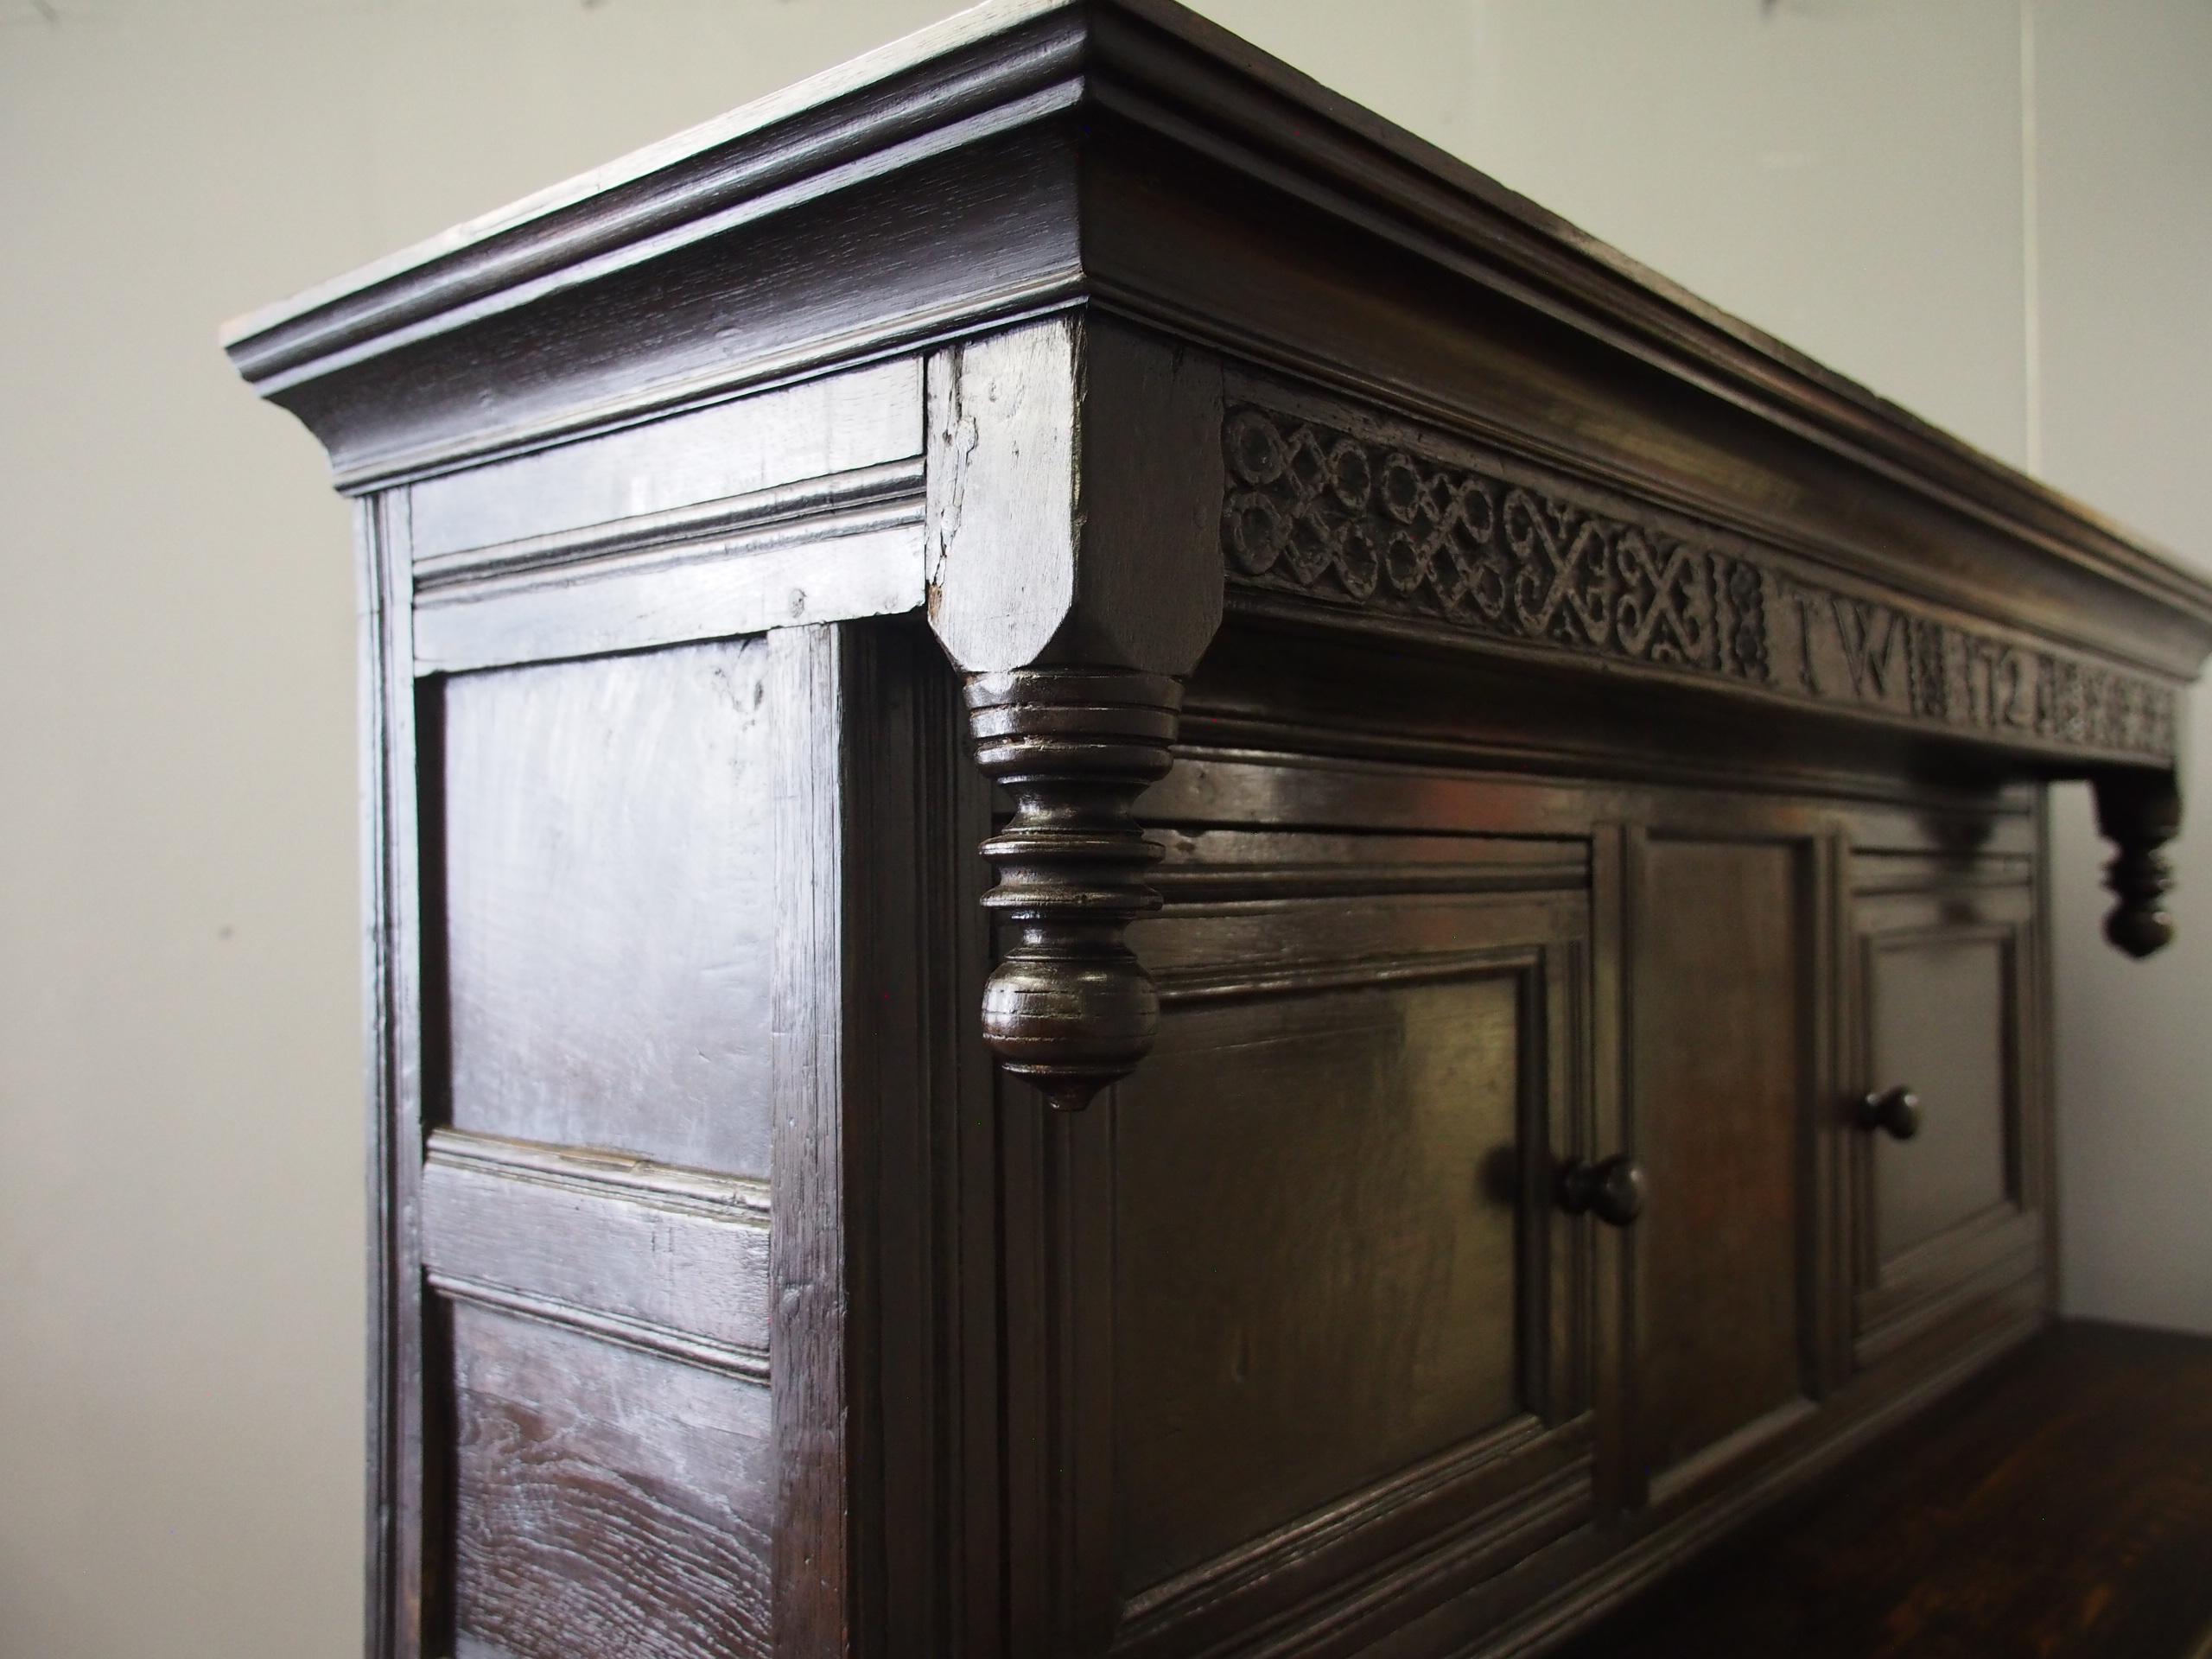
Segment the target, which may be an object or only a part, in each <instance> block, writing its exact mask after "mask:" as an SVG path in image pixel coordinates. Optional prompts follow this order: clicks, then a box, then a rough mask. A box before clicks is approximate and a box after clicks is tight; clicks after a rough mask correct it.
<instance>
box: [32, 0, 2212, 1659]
mask: <svg viewBox="0 0 2212 1659" xmlns="http://www.w3.org/2000/svg"><path fill="white" fill-rule="evenodd" d="M1204 9H1205V10H1207V11H1209V12H1210V13H1211V15H1213V16H1217V18H1219V19H1220V20H1221V21H1222V22H1225V23H1227V24H1229V25H1230V27H1232V28H1234V29H1238V30H1240V31H1241V32H1243V33H1245V34H1247V35H1250V36H1251V37H1252V38H1253V39H1255V40H1256V41H1259V42H1260V43H1261V44H1262V45H1264V46H1267V47H1269V48H1272V49H1274V50H1275V51H1277V52H1280V53H1281V54H1284V55H1285V56H1287V57H1288V58H1289V59H1291V60H1293V61H1294V62H1295V63H1297V64H1298V65H1299V66H1300V67H1303V68H1305V69H1306V70H1307V71H1309V72H1310V73H1313V74H1315V75H1317V76H1318V77H1319V78H1320V79H1324V80H1325V81H1329V82H1331V83H1332V84H1334V85H1336V86H1339V87H1341V88H1342V89H1343V90H1344V91H1346V92H1350V93H1351V94H1352V95H1353V96H1355V97H1357V98H1360V99H1363V100H1365V101H1367V102H1370V103H1371V104H1373V105H1376V107H1378V108H1380V109H1382V110H1383V111H1384V112H1385V113H1387V114H1389V115H1391V116H1393V117H1395V118H1397V119H1398V120H1400V121H1402V122H1403V123H1405V124H1407V125H1408V126H1410V127H1412V128H1414V130H1417V131H1419V132H1421V133H1422V134H1423V135H1424V136H1426V137H1430V138H1432V139H1434V140H1435V141H1437V142H1439V143H1442V144H1444V145H1446V147H1448V148H1451V149H1455V150H1457V151H1459V153H1460V154H1462V155H1465V156H1467V157H1468V158H1469V159H1471V160H1472V161H1473V162H1476V163H1477V164H1478V165H1479V166H1483V167H1484V168H1488V169H1489V170H1491V172H1494V173H1495V174H1497V175H1498V176H1499V177H1501V178H1502V179H1503V180H1504V181H1506V182H1508V183H1510V184H1512V185H1514V186H1516V188H1521V189H1522V190H1524V191H1526V192H1528V193H1529V194H1532V195H1534V196H1535V197H1536V198H1537V199H1538V200H1541V201H1543V202H1545V203H1546V205H1548V206H1549V207H1554V208H1556V209H1558V210H1560V212H1563V213H1566V214H1567V216H1568V217H1570V218H1572V219H1578V220H1580V222H1582V223H1583V224H1585V225H1586V226H1588V227H1589V228H1590V229H1592V230H1593V231H1595V232H1599V234H1601V235H1603V236H1605V237H1607V238H1611V239H1612V240H1615V241H1617V242H1618V243H1619V244H1620V245H1622V246H1624V248H1626V249H1627V250H1628V251H1630V252H1631V253H1633V254H1635V255H1637V257H1641V258H1643V259H1644V260H1646V261H1648V262H1649V263H1650V264H1654V265H1656V267H1658V268H1659V269H1661V270H1665V271H1666V272H1668V274H1669V275H1670V276H1673V277H1676V278H1678V279H1680V280H1681V281H1683V282H1685V283H1688V285H1689V286H1690V287H1692V288H1694V289H1698V290H1700V291H1701V292H1703V293H1705V294H1706V295H1707V296H1710V297H1711V298H1713V299H1714V300H1715V301H1717V302H1719V303H1721V304H1722V305H1724V306H1726V307H1729V308H1732V309H1735V310H1738V311H1739V312H1741V313H1742V314H1743V315H1745V316H1747V317H1749V318H1750V319H1751V320H1752V321H1756V322H1759V323H1761V324H1763V325H1764V326H1766V327H1770V328H1771V329H1773V330H1775V331H1776V332H1777V333H1779V334H1783V336H1784V337H1785V338H1787V339H1789V340H1791V341H1792V342H1793V343H1795V344H1796V345H1798V346H1802V347H1804V348H1806V349H1807V350H1808V351H1810V352H1812V353H1814V354H1815V355H1816V356H1820V357H1822V358H1825V359H1827V360H1828V361H1830V362H1832V363H1834V365H1837V366H1838V367H1840V368H1841V369H1843V370H1844V371H1846V372H1849V373H1852V374H1854V375H1857V376H1859V377H1860V378H1864V379H1866V380H1867V381H1868V382H1869V383H1870V384H1872V385H1874V386H1875V387H1876V388H1877V389H1878V390H1880V391H1884V392H1885V393H1887V394H1889V395H1891V396H1893V397H1897V399H1898V400H1899V401H1901V402H1904V403H1905V404H1910V405H1911V406H1912V407H1914V408H1916V409H1917V410H1920V411H1922V412H1923V413H1924V414H1926V415H1928V416H1931V417H1933V418H1934V419H1936V420H1937V421H1939V422H1941V423H1944V424H1947V425H1948V426H1950V427H1952V428H1954V429H1955V430H1957V431H1959V432H1960V433H1961V434H1962V435H1964V436H1966V437H1967V438H1968V439H1970V440H1972V441H1973V442H1976V443H1979V444H1980V445H1981V446H1982V447H1984V448H1987V449H1989V450H1990V451H1992V452H1993V454H1998V455H1999V456H2001V457H2002V458H2004V459H2005V460H2007V461H2014V462H2023V461H2029V460H2030V459H2031V457H2032V456H2033V455H2035V454H2036V452H2037V445H2038V444H2039V445H2040V461H2041V464H2042V467H2043V468H2044V472H2045V473H2046V474H2047V475H2048V476H2049V477H2050V479H2051V480H2052V481H2053V482H2054V483H2056V484H2057V485H2059V486H2062V487H2064V488H2067V489H2069V490H2072V491H2075V492H2076V493H2080V494H2082V495H2083V496H2084V497H2085V498H2087V499H2089V500H2091V501H2093V502H2094V503H2095V504H2096V505H2099V506H2101V507H2103V508H2106V509H2107V510H2108V511H2110V512H2113V513H2115V514H2117V515H2118V516H2120V518H2125V519H2128V520H2132V521H2133V522H2135V523H2137V524H2140V525H2141V526H2142V527H2143V528H2144V529H2145V530H2146V531H2151V532H2152V533H2153V534H2156V535H2158V536H2161V537H2164V539H2166V540H2167V541H2168V542H2170V543H2172V544H2174V545H2176V546H2177V547H2179V548H2181V549H2183V550H2186V551H2191V552H2195V553H2197V554H2199V555H2200V556H2202V555H2205V554H2212V535H2208V534H2207V531H2206V529H2205V526H2206V525H2207V524H2212V444H2208V432H2212V425H2209V424H2208V416H2207V415H2206V412H2205V408H2204V404H2203V399H2202V389H2203V388H2204V387H2205V386H2206V385H2212V201H2208V199H2207V197H2208V192H2212V5H2208V4H2206V3H2205V0H1666V3H1660V0H1361V3H1358V4H1356V5H1354V4H1347V3H1342V0H1210V3H1208V4H1207V5H1206V6H1205V8H1204ZM941 10H944V3H943V0H595V3H594V0H445V3H433V0H0V253H3V254H4V258H0V271H3V272H4V275H5V281H4V282H0V443H4V453H5V454H7V456H8V465H7V467H6V468H5V470H4V472H0V491H3V492H4V494H0V504H3V505H4V513H3V514H0V524H4V525H5V537H6V539H5V542H4V548H5V556H6V560H7V564H6V572H7V586H6V590H5V591H6V598H7V603H6V604H5V605H4V606H0V696H4V699H5V701H4V705H0V706H4V708H5V709H6V711H7V715H8V718H7V719H6V721H5V722H4V728H3V729H4V738H0V741H3V742H4V746H5V747H4V750H0V776H4V777H5V779H6V780H7V789H8V793H7V807H6V810H5V811H4V812H0V870H4V871H5V872H6V873H7V874H6V875H5V878H4V880H0V941H4V944H0V1656H6V1659H16V1656H18V1655H21V1656H23V1659H150V1656H162V1659H202V1656H205V1659H215V1656H221V1659H264V1656H266V1659H302V1656H322V1655H327V1654H339V1653H345V1652H348V1651H351V1650H352V1649H353V1643H354V1640H355V1637H354V1630H355V1628H356V1621H357V1609H358V1606H359V1591H358V1586H357V1580H358V1573H359V1537H360V1519H359V1455H358V1451H357V1447H358V1441H359V1406H358V1402H359V1398H360V1395H361V1346H362V1344H361V1326H362V1312H363V1300H362V1282H363V1274H362V1272H361V1268H360V1251H361V1240H362V1237H363V1227H364V1222H363V1210H362V1201H361V1194H360V1185H359V1179H358V1178H357V1173H356V1172H357V1168H358V1166H359V1158H360V1127H359V1108H358V1105H357V1078H358V1076H359V1039H358V1035H357V1032H358V1013H357V1009H358V1001H359V986H358V978H357V970H356V966H355V957H354V938H355V926H356V924H355V920H354V912H355V897H354V860H355V855H356V854H355V840H354V832H353V821H354V804H353V590H352V585H351V577H350V575H349V573H348V569H347V551H346V537H347V531H346V518H345V513H344V510H343V508H342V507H341V506H340V504H339V503H338V502H337V501H336V499H334V498H333V497H332V496H330V495H329V494H328V493H327V491H326V490H325V488H324V486H323V484H322V480H321V461H320V457H319V454H318V452H317V451H316V449H315V446H314V444H313V443H312V442H310V441H309V440H308V437H307V436H306V435H305V434H304V433H302V431H300V430H299V429H297V428H296V427H295V426H294V425H293V424H292V423H290V422H289V420H288V419H287V418H285V417H284V416H281V415H279V414H277V413H275V412H274V411H271V410H266V409H263V408H260V407H257V405H255V404H254V403H253V401H252V400H251V397H248V396H247V395H246V393H245V391H244V390H243V389H242V388H241V387H240V386H238V385H237V384H236V383H235V382H234V381H233V380H232V378H231V376H230V373H229V371H228V369H227V368H226V366H225V365H224V364H223V362H222V360H221V359H220V357H219V355H218V353H216V351H215V348H214V346H213V329H214V327H215V325H216V323H217V322H218V321H219V320H221V319H222V318H224V317H226V316H228V315H232V314H234V313H237V312H238V311H241V310H243V309H245V308H248V307H250V306H251V305H254V304H257V303H258V302H262V301H264V300H267V299H270V298H272V297H275V296H279V295H282V294H284V293H286V292H289V291H290V290H292V289H296V288H298V287H301V286H303V285H305V284H306V283H310V282H313V281H316V280H319V279H321V278H322V277H327V276H330V275H332V274H334V273H335V272H337V271H339V270H343V269H345V268H346V267H348V266H350V265H352V264H355V263H357V262H359V261H361V260H363V259H365V258H367V257H372V256H373V255H375V254H378V253H381V252H384V251H387V250H389V249H391V248H393V247H395V246H397V245H402V244H404V243H406V242H409V241H411V240H413V239H415V238H417V237H420V236H423V235H425V234H427V233H429V232H433V231H435V230H437V229H439V228H441V227H442V226H444V225H446V224H448V223H450V222H452V221H454V220H455V219H461V218H463V217H466V216H467V215H469V214H472V213H476V212H478V211H480V210H481V209H484V208H486V207H492V206H494V205H497V204H498V203H499V202H501V201H504V200H508V199H510V198H512V197H513V196H516V195H518V194H523V193H524V192H525V191H527V190H530V189H532V188H536V187H537V186H539V185H542V184H544V183H546V182H549V181H551V180H552V179H554V178H556V177H557V176H559V175H563V174H565V173H569V172H572V171H575V170H577V169H580V168H584V167H586V166H588V165H591V164H593V163H594V162H599V161H601V160H604V159H606V158H607V157H608V156H613V155H615V154H617V153H619V152H620V151H622V150H624V149H628V148H631V147H632V146H634V145H636V144H639V143H645V142H646V141H648V140H651V139H653V138H657V137H661V136H663V135H664V134H665V133H667V132H669V131H671V130H675V129H677V128H678V127H681V126H683V125H686V124H690V123H691V122H693V121H696V120H699V119H702V118H705V117H707V116H709V115H712V114H714V113H715V112H717V111H720V110H722V109H724V108H727V107H728V106H730V105H734V104H737V103H740V102H742V101H743V100H744V99H747V98H750V97H752V96H753V95H755V94H757V93H759V92H765V91H767V90H770V89H772V88H773V87H774V86H779V85H781V84H783V83H784V82H785V81H787V80H789V79H792V78H794V77H796V76H798V75H799V74H802V73H806V72H808V71H810V70H811V69H814V68H817V67H823V66H825V65H827V64H829V63H831V62H834V61H836V60H839V59H841V58H843V57H845V56H848V55H850V54H852V53H853V52H855V51H857V50H859V49H861V48H864V47H867V46H869V45H872V44H874V43H876V42H877V41H880V40H883V39H886V38H888V37H889V36H891V35H895V34H898V33H900V32H902V31H904V30H905V29H909V28H912V27H914V26H916V25H918V24H919V23H921V22H925V21H928V20H929V19H930V18H931V16H935V15H937V14H938V12H939V11H941ZM2029 27H2032V30H2033V34H2034V50H2033V53H2032V54H2031V55H2032V73H2031V74H2029V75H2027V76H2025V77H2024V74H2023V36H2024V29H2027V28H2029ZM2030 132H2032V137H2033V142H2032V143H2029V142H2028V138H2027V135H2028V134H2029V133H2030ZM2031 228H2032V232H2033V233H2032V235H2031ZM2037 340H2039V346H2038V345H2037V344H2035V342H2036V341H2037ZM2202 741H2204V740H2203V739H2202V737H2200V742H2202ZM2200 753H2201V752H2200ZM2199 775H2202V771H2201V769H2200V772H2199ZM2207 845H2212V842H2207V841H2206V840H2205V839H2204V838H2203V837H2202V836H2200V837H2197V838H2196V839H2195V840H2192V841H2189V842H2184V843H2183V847H2182V851H2181V859H2182V863H2183V874H2184V878H2185V880H2188V882H2189V887H2188V890H2187V891H2185V893H2184V895H2183V912H2182V914H2183V927H2184V931H2183V939H2182V942H2181V943H2180V944H2177V946H2176V947H2175V948H2174V949H2173V950H2171V951H2170V952H2169V953H2168V955H2167V956H2166V957H2164V958H2162V959H2160V960H2158V961H2156V962H2154V963H2150V964H2146V965H2143V966H2133V965H2130V964H2127V963H2123V962H2121V961H2120V959H2119V958H2118V957H2116V956H2114V955H2113V954H2111V953H2110V952H2108V951H2107V950H2104V949H2103V948H2102V947H2101V945H2099V944H2096V943H2095V942H2094V939H2095V921H2096V918H2097V915H2098V913H2099V912H2100V911H2101V902H2100V899H2099V896H2098V894H2097V893H2096V891H2095V886H2094V865H2095V864H2096V863H2097V862H2098V861H2099V860H2100V859H2101V852H2100V851H2099V850H2098V849H2095V848H2094V847H2093V845H2092V844H2091V842H2090V837H2089V834H2088V829H2087V827H2086V817H2085V813H2084V811H2083V810H2082V808H2081V806H2080V804H2078V803H2075V802H2069V804H2068V806H2067V808H2066V810H2065V811H2064V812H2063V815H2062V818H2061V822H2060V826H2059V836H2058V845H2057V855H2058V861H2059V866H2060V868H2059V869H2058V872H2057V880H2056V889H2057V894H2058V900H2059V906H2060V917H2059V926H2058V937H2059V939H2060V946H2061V959H2060V1033H2059V1036H2060V1044H2061V1086H2062V1091H2063V1095H2062V1098H2063V1141H2064V1143H2065V1144H2064V1154H2065V1157H2066V1159H2067V1160H2068V1182H2067V1187H2066V1192H2065V1198H2064V1221H2065V1227H2066V1239H2067V1243H2066V1271H2067V1275H2068V1296H2069V1304H2070V1305H2071V1306H2074V1307H2075V1308H2076V1309H2078V1310H2081V1311H2085V1312H2097V1313H2109V1314H2113V1315H2116V1316H2120V1317H2126V1318H2133V1319H2146V1320H2154V1321H2158V1322H2163V1323H2168V1324H2175V1325H2195V1326H2197V1327H2200V1328H2212V1244H2209V1243H2208V1242H2207V1240H2208V1234H2207V1231H2206V1230H2205V1229H2204V1227H2203V1226H2202V1224H2201V1221H2200V1219H2199V1218H2200V1217H2201V1214H2202V1206H2201V1205H2200V1204H2199V1202H2198V1201H2197V1195H2198V1194H2201V1193H2202V1192H2207V1191H2212V1101H2209V1100H2208V1098H2207V1096H2208V1092H2212V1090H2208V1085H2207V1083H2206V1081H2205V1077H2206V1074H2207V1072H2208V1071H2212V1066H2209V1065H2208V1064H2207V1062H2208V1059H2212V1050H2209V1049H2208V1045H2207V1042H2206V1040H2205V1037H2204V1035H2203V1033H2204V1031H2205V1030H2206V1028H2207V1024H2208V1022H2207V1020H2206V1017H2205V1016H2206V1014H2207V1013H2208V1012H2212V1010H2208V1009H2207V1007H2206V1005H2205V998H2204V996H2203V994H2202V989H2201V988H2202V986H2203V985H2204V984H2205V982H2206V980H2205V968H2206V965H2207V963H2208V960H2212V855H2208V854H2205V853H2203V852H2202V851H2200V850H2199V849H2202V848H2203V847H2205V846H2207ZM2192 899H2194V900H2195V902H2192Z"/></svg>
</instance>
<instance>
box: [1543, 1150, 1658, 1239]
mask: <svg viewBox="0 0 2212 1659" xmlns="http://www.w3.org/2000/svg"><path fill="white" fill-rule="evenodd" d="M1559 1207H1560V1209H1562V1210H1564V1211H1567V1214H1568V1215H1570V1216H1579V1215H1581V1214H1583V1213H1585V1212H1588V1213H1589V1214H1591V1215H1594V1216H1596V1217H1598V1219H1599V1220H1600V1221H1602V1222H1604V1223H1605V1224H1606V1225H1607V1226H1609V1227H1625V1226H1627V1225H1629V1224H1630V1223H1631V1222H1633V1221H1634V1220H1635V1219H1636V1218H1637V1217H1638V1216H1640V1215H1642V1214H1643V1168H1642V1167H1641V1166H1639V1165H1638V1164H1637V1161H1636V1160H1635V1159H1633V1158H1630V1157H1629V1156H1628V1155H1627V1154H1615V1155H1614V1156H1613V1157H1611V1158H1603V1159H1600V1160H1598V1161H1597V1162H1596V1163H1594V1164H1593V1163H1591V1162H1589V1161H1588V1160H1586V1159H1581V1158H1577V1159H1575V1160H1573V1162H1571V1163H1569V1164H1568V1165H1567V1167H1566V1168H1564V1169H1562V1170H1561V1171H1560V1174H1559Z"/></svg>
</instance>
